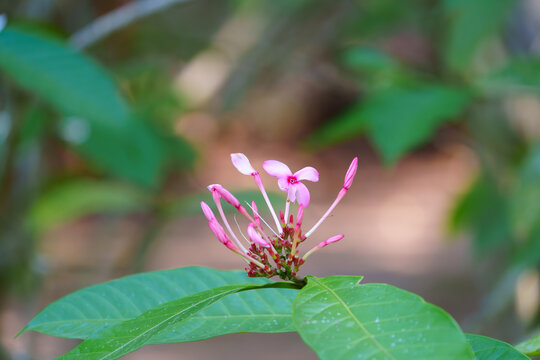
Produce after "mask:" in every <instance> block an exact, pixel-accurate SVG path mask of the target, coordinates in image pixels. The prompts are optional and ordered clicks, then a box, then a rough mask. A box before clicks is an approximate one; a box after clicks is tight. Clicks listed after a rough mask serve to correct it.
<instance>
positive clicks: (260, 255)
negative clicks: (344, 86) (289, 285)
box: [201, 153, 358, 282]
mask: <svg viewBox="0 0 540 360" xmlns="http://www.w3.org/2000/svg"><path fill="white" fill-rule="evenodd" d="M231 160H232V163H233V165H234V166H235V167H236V169H237V170H238V171H239V172H240V173H242V174H244V175H250V176H253V179H254V181H255V184H256V185H257V187H258V188H259V190H260V191H261V194H262V195H263V198H264V200H265V202H266V205H267V206H268V209H269V210H270V213H271V214H272V217H273V218H274V221H275V223H276V229H275V230H274V229H272V227H271V226H270V225H269V224H268V222H267V221H266V220H265V219H264V218H263V217H261V216H260V213H259V210H258V208H257V205H256V204H255V202H254V201H252V202H251V205H248V206H249V207H250V208H251V210H252V213H248V212H247V210H246V209H245V208H244V207H243V206H242V204H241V203H240V201H239V200H238V199H237V198H236V197H235V196H234V195H233V194H231V193H230V192H229V191H228V190H227V189H225V188H224V187H223V186H221V185H219V184H213V185H210V186H208V190H210V191H211V193H212V199H213V200H214V203H215V205H216V207H217V210H218V212H219V217H220V220H221V222H222V223H223V225H224V226H222V225H221V224H220V222H219V221H218V219H217V218H216V216H215V215H214V213H213V212H212V210H211V209H210V207H209V206H208V205H207V204H206V203H204V202H201V208H202V211H203V213H204V215H205V216H206V218H207V219H208V225H209V227H210V230H211V231H212V232H213V233H214V235H215V236H216V237H217V238H218V240H219V241H220V242H221V243H223V244H224V245H225V246H227V247H228V248H229V249H230V250H231V251H233V252H234V253H236V254H238V255H239V256H241V257H242V258H244V259H245V260H246V261H247V266H246V268H245V269H246V271H247V274H248V276H250V277H254V276H257V277H258V276H264V277H272V276H275V275H276V276H279V277H280V278H282V279H284V280H292V281H296V282H299V281H300V280H298V279H297V278H296V274H297V271H298V269H299V267H300V266H301V265H302V264H304V262H305V260H306V259H307V258H308V257H309V256H310V255H311V254H312V253H313V252H315V251H317V250H319V249H322V248H323V247H325V246H327V245H328V244H331V243H334V242H337V241H339V240H341V239H343V235H342V234H340V235H336V236H332V237H331V238H329V239H327V240H325V241H323V242H320V243H319V244H318V245H316V246H314V247H313V248H312V249H311V250H309V251H308V252H306V253H305V255H304V256H303V257H300V252H299V250H297V247H299V245H301V244H302V243H303V242H304V241H306V240H307V239H308V237H310V236H311V235H312V234H313V232H314V231H315V230H316V229H317V228H318V227H319V226H320V225H321V224H322V223H323V222H324V220H325V219H326V218H327V217H328V216H329V215H330V213H331V212H332V211H333V210H334V208H335V207H336V206H337V204H338V203H339V202H340V201H341V200H342V199H343V197H344V196H345V195H346V193H347V192H348V190H349V188H350V187H351V185H352V183H353V180H354V177H355V175H356V170H357V168H358V159H357V158H354V159H353V161H352V162H351V164H350V166H349V169H348V170H347V173H346V175H345V179H344V182H343V187H342V188H341V189H340V191H339V192H338V194H337V197H336V199H335V200H334V202H333V203H332V205H330V207H329V208H328V210H327V211H326V212H325V213H324V215H323V216H322V217H321V218H320V219H319V221H317V222H316V223H315V225H313V227H312V228H311V229H310V230H309V231H308V232H306V233H304V231H303V230H302V222H303V218H304V211H305V208H306V207H307V206H308V205H309V202H310V194H309V191H308V189H307V187H306V186H305V185H304V184H303V183H302V182H301V181H304V180H307V181H312V182H317V181H319V173H318V172H317V170H316V169H314V168H313V167H310V166H308V167H305V168H303V169H301V170H299V171H297V172H296V173H294V174H293V172H292V171H291V170H290V169H289V167H288V166H287V165H285V164H283V163H282V162H279V161H276V160H267V161H265V162H264V163H263V168H264V170H266V172H267V173H268V174H270V175H271V176H274V177H276V178H277V179H278V186H279V188H280V189H281V190H282V191H284V192H286V193H287V200H286V202H285V209H284V211H282V210H279V214H280V217H281V223H280V222H279V220H278V217H277V215H276V212H275V210H274V207H273V205H272V204H271V203H270V199H269V198H268V194H267V193H266V190H265V188H264V186H263V183H262V179H261V176H260V174H259V172H258V171H257V170H255V169H254V168H253V166H251V163H250V162H249V160H248V158H247V157H246V156H245V155H244V154H241V153H235V154H231ZM222 200H225V201H226V202H227V203H229V204H231V205H232V206H234V207H235V208H236V210H238V212H239V213H240V214H242V215H243V216H244V217H245V218H246V219H247V220H248V221H249V226H248V228H247V237H246V236H244V235H243V234H242V237H243V238H244V239H243V240H245V242H246V243H247V246H245V243H243V242H242V241H240V239H239V238H238V236H237V235H236V234H235V232H234V231H233V229H232V227H231V224H230V223H229V221H228V220H227V217H226V216H225V212H224V209H223V207H222ZM291 202H293V203H294V202H298V212H297V214H296V222H295V221H294V220H295V216H294V215H293V214H291V215H290V217H289V210H290V206H291ZM246 203H247V202H246ZM248 204H249V203H248ZM235 222H236V225H237V226H238V228H239V229H240V225H239V224H238V222H237V221H236V217H235ZM240 232H241V231H240Z"/></svg>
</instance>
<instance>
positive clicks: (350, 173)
mask: <svg viewBox="0 0 540 360" xmlns="http://www.w3.org/2000/svg"><path fill="white" fill-rule="evenodd" d="M356 169H358V158H357V157H355V158H354V159H353V161H352V162H351V165H350V166H349V170H347V173H346V174H345V182H344V184H343V187H344V188H345V189H347V190H349V188H350V187H351V185H352V182H353V180H354V175H356Z"/></svg>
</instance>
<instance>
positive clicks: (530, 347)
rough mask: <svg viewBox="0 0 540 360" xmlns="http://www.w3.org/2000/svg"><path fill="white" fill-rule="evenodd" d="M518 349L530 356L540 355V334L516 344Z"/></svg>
mask: <svg viewBox="0 0 540 360" xmlns="http://www.w3.org/2000/svg"><path fill="white" fill-rule="evenodd" d="M516 349H517V350H519V351H521V352H522V353H524V354H525V355H529V356H537V355H540V335H539V336H535V337H533V338H530V339H528V340H525V341H523V342H521V343H519V344H517V345H516Z"/></svg>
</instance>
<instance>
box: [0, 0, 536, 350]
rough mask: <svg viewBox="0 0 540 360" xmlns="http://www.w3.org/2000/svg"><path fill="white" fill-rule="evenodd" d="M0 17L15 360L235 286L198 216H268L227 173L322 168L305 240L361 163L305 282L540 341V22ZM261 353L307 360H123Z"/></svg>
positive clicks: (174, 4)
mask: <svg viewBox="0 0 540 360" xmlns="http://www.w3.org/2000/svg"><path fill="white" fill-rule="evenodd" d="M0 13H4V14H5V16H4V17H0V29H2V28H3V30H2V31H1V32H0V359H2V360H4V359H49V358H52V357H56V356H59V355H61V354H62V353H64V352H65V351H67V350H68V349H69V348H71V347H73V346H75V345H76V343H77V342H76V341H73V340H62V339H56V338H52V337H48V336H46V335H40V334H37V333H26V334H24V335H23V336H21V337H20V338H17V339H15V338H14V335H15V334H16V333H17V332H18V331H19V330H20V329H22V328H23V327H24V325H25V324H26V323H27V322H28V321H29V320H30V319H31V318H32V317H33V316H34V315H35V314H36V313H37V312H38V311H39V310H40V309H41V308H43V307H44V306H45V305H46V304H48V303H50V302H51V301H53V300H55V299H57V298H59V297H61V296H64V295H66V294H68V293H70V292H72V291H74V290H77V289H79V288H81V287H83V286H88V285H91V284H95V283H98V282H103V281H106V280H110V279H113V278H116V277H120V276H123V275H127V274H131V273H134V272H140V271H150V270H157V269H166V268H175V267H182V266H189V265H201V266H209V267H214V268H219V269H236V268H241V267H242V262H241V261H240V260H239V259H238V258H237V257H236V256H235V255H234V254H232V253H230V252H228V251H226V249H225V248H224V247H223V246H222V245H221V244H219V243H218V241H217V240H216V239H215V238H214V237H213V236H212V234H211V232H210V231H209V230H208V228H207V222H206V220H205V219H204V218H203V217H202V216H201V214H200V207H199V201H200V200H201V199H209V196H208V194H206V189H205V187H206V185H208V184H211V183H221V184H223V185H224V186H226V187H227V188H229V189H230V190H231V191H233V192H234V193H235V194H238V195H239V197H240V198H241V199H246V200H247V199H252V198H253V199H256V200H257V199H260V196H258V195H256V192H255V191H254V189H255V186H254V184H252V181H251V178H250V177H248V176H243V175H241V174H239V173H238V172H237V171H236V170H235V169H234V167H233V166H232V164H231V163H230V158H229V154H230V153H231V152H243V153H245V154H246V155H247V156H248V157H249V158H250V160H251V162H252V164H253V165H254V166H255V167H256V168H257V169H259V170H262V168H261V162H262V161H264V160H267V159H276V160H280V161H283V162H285V163H287V164H288V165H290V167H291V168H292V169H293V171H295V170H297V169H299V168H301V167H304V166H308V165H311V166H314V167H316V168H317V169H318V170H319V172H320V174H321V179H320V181H319V182H318V183H315V184H308V185H309V186H310V190H311V196H312V203H311V205H310V206H309V208H308V209H307V211H306V217H305V221H304V223H305V224H306V226H307V227H310V224H313V223H314V222H315V221H316V220H317V219H318V217H319V216H321V215H322V214H323V213H324V211H325V210H326V208H327V207H328V206H329V205H330V203H331V202H332V201H333V199H334V197H335V196H336V194H337V192H338V191H339V189H340V187H341V185H342V181H343V176H344V174H345V171H346V169H347V167H348V164H349V162H350V161H351V160H352V158H353V157H354V156H358V157H359V170H358V174H357V177H356V179H355V183H354V185H353V187H352V189H351V190H350V191H349V194H348V195H347V197H346V198H345V199H344V200H343V201H342V203H341V204H340V206H339V207H338V208H337V209H336V210H335V212H334V214H333V216H332V217H331V218H329V219H328V220H327V221H326V222H325V224H324V225H323V226H321V228H320V229H319V230H318V231H317V233H316V235H315V236H314V237H315V238H317V239H319V241H322V240H324V239H326V238H327V237H329V236H331V235H334V234H336V233H344V234H346V237H345V239H344V240H343V241H341V242H339V243H338V244H335V245H332V246H329V247H328V248H325V249H324V251H320V252H318V253H316V254H315V255H313V256H312V257H311V258H310V261H309V262H308V263H307V264H306V265H305V266H304V267H303V274H304V275H305V274H308V273H312V274H315V275H319V276H328V275H334V274H355V275H365V279H366V281H368V282H388V283H391V284H394V285H396V286H399V287H402V288H404V289H407V290H410V291H414V292H416V293H418V294H420V295H421V296H423V297H424V298H425V299H426V300H428V301H430V302H433V303H435V304H437V305H439V306H441V307H443V308H444V309H445V310H447V311H448V312H450V313H451V314H452V315H453V316H454V317H455V318H456V319H457V320H458V321H459V323H460V325H461V326H462V327H463V328H464V330H465V331H467V332H477V333H482V334H485V335H488V336H493V337H496V338H499V339H502V340H505V341H508V342H517V341H519V340H521V339H523V338H524V337H526V336H529V335H531V334H534V333H535V332H536V331H537V330H538V327H539V326H540V312H539V311H538V309H539V298H540V290H539V285H540V277H539V273H538V270H539V268H540V142H539V141H538V139H539V137H540V57H539V54H540V1H538V0H497V1H493V0H414V1H402V0H339V1H337V0H311V1H308V0H294V1H291V0H272V1H268V0H267V1H264V0H131V1H130V0H114V1H113V0H94V1H91V0H78V1H69V0H20V1H13V0H0ZM6 23H7V25H6ZM263 180H264V181H265V184H266V188H267V189H268V190H271V191H272V192H274V196H272V198H273V199H275V200H276V204H278V205H277V206H278V207H280V208H281V207H282V206H283V204H284V196H283V194H282V193H278V192H279V190H278V189H277V186H276V184H275V181H274V179H273V178H270V177H269V176H266V175H263ZM257 201H258V200H257ZM259 202H260V201H259ZM261 205H262V203H261ZM259 208H262V206H259ZM312 241H314V244H313V245H315V243H316V240H315V239H313V240H312ZM306 246H307V244H306ZM304 250H305V249H304ZM149 296H151V294H149ZM276 342H278V343H279V344H280V345H279V346H275V344H276ZM254 353H256V354H257V358H259V359H261V360H266V359H274V358H276V357H281V358H289V359H290V358H295V359H315V358H316V357H315V355H314V354H313V353H312V352H311V351H310V350H309V349H308V348H307V347H306V346H305V345H303V344H302V342H301V340H300V339H299V338H298V337H297V336H296V335H291V334H275V335H269V334H264V335H261V334H237V335H226V336H222V337H218V338H214V339H211V340H208V341H205V342H199V343H189V344H173V345H160V346H150V347H145V348H144V349H142V350H140V351H138V352H136V353H133V354H131V355H129V356H127V357H126V359H132V360H136V359H148V358H150V357H153V358H155V359H163V360H168V359H171V360H172V359H203V360H204V359H215V358H217V357H218V356H219V357H220V358H225V359H233V358H235V359H245V358H250V357H252V355H253V354H254Z"/></svg>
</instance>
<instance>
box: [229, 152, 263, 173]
mask: <svg viewBox="0 0 540 360" xmlns="http://www.w3.org/2000/svg"><path fill="white" fill-rule="evenodd" d="M231 160H232V163H233V165H234V167H235V168H236V169H237V170H238V171H240V172H241V173H242V174H244V175H255V174H257V171H256V170H255V169H254V168H253V166H251V163H250V162H249V160H248V158H247V157H246V155H244V154H242V153H235V154H231Z"/></svg>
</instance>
